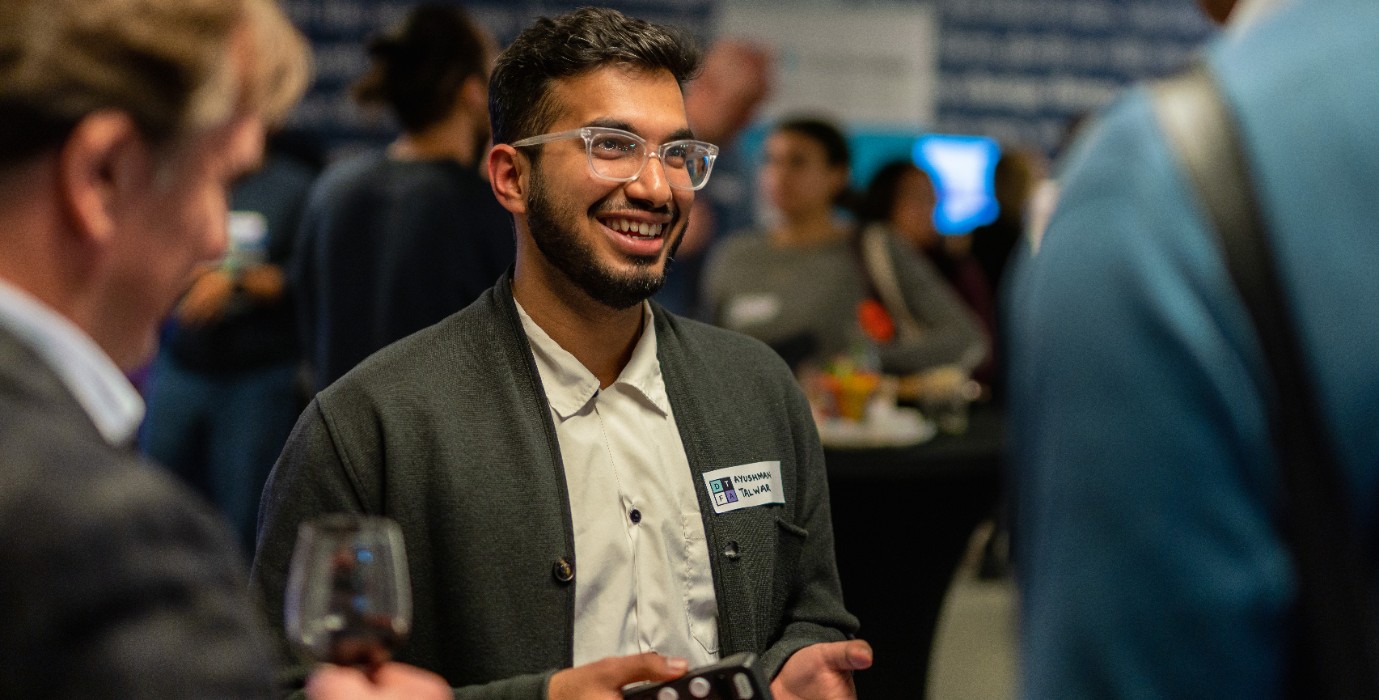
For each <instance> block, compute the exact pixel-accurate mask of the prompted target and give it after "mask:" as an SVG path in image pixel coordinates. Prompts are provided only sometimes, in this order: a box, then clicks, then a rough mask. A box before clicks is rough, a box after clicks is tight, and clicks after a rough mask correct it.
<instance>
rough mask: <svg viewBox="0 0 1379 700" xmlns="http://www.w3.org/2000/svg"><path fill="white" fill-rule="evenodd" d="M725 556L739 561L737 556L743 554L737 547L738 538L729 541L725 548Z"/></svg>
mask: <svg viewBox="0 0 1379 700" xmlns="http://www.w3.org/2000/svg"><path fill="white" fill-rule="evenodd" d="M723 556H725V557H727V558H728V559H729V560H731V561H737V558H738V557H740V556H742V554H741V553H740V552H738V549H737V540H731V541H729V542H728V545H727V546H726V547H724V548H723Z"/></svg>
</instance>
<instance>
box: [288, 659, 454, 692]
mask: <svg viewBox="0 0 1379 700" xmlns="http://www.w3.org/2000/svg"><path fill="white" fill-rule="evenodd" d="M306 696H307V697H308V698H310V699H311V700H451V699H452V698H453V697H454V696H455V694H454V691H452V690H451V689H450V685H449V684H447V683H446V682H445V679H444V678H441V677H440V676H438V675H436V674H434V673H431V672H430V671H424V670H422V669H419V668H417V667H416V666H408V665H407V664H400V663H386V664H383V665H382V666H379V667H378V669H377V670H376V671H374V673H373V677H372V678H370V677H369V676H366V675H364V673H363V672H362V671H360V670H359V669H356V668H350V667H347V666H331V665H329V664H326V665H322V666H320V667H319V668H317V669H316V671H315V672H313V673H312V674H311V678H309V679H307V682H306Z"/></svg>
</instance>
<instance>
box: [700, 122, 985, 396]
mask: <svg viewBox="0 0 1379 700" xmlns="http://www.w3.org/2000/svg"><path fill="white" fill-rule="evenodd" d="M850 159H851V155H850V151H849V149H848V144H847V139H846V137H845V136H844V135H843V134H842V132H841V131H840V130H839V129H838V128H837V127H835V126H834V125H832V124H830V123H828V122H826V121H822V120H817V119H790V120H786V121H783V122H781V123H780V124H778V125H777V126H776V127H775V128H774V129H773V130H772V132H771V134H770V135H769V136H768V137H767V140H766V144H765V158H764V162H763V164H762V167H761V171H760V181H759V187H760V190H761V192H762V195H763V196H764V197H765V198H766V200H767V201H768V202H769V203H770V204H771V206H772V209H773V210H774V211H775V212H776V214H777V217H776V219H775V221H774V222H773V223H772V224H771V225H770V226H769V227H768V228H767V230H765V231H764V232H760V233H754V234H750V235H739V236H733V237H731V238H729V239H727V240H726V241H724V242H723V244H722V245H720V246H719V247H718V248H717V250H716V251H715V253H714V255H713V257H712V258H711V259H710V260H709V265H708V267H707V268H706V270H705V277H704V280H703V288H704V301H705V308H704V313H705V315H706V316H707V318H708V320H710V321H711V322H713V323H715V324H717V325H720V326H723V327H726V328H730V329H732V330H736V331H739V332H742V333H746V334H747V335H750V336H753V337H756V338H758V339H760V340H762V341H764V342H766V343H767V344H769V345H771V346H773V347H775V348H776V349H777V350H778V351H779V352H781V354H782V355H783V356H785V357H786V359H787V360H788V361H790V362H791V363H792V364H798V363H799V362H801V361H816V362H826V361H828V360H830V359H832V358H834V357H835V356H837V355H840V354H845V353H854V354H855V353H857V352H858V351H862V352H866V353H867V354H872V353H873V352H874V358H875V360H877V361H878V362H879V365H880V366H879V367H878V368H877V369H880V370H881V371H883V372H885V373H887V374H896V375H905V374H914V373H919V372H924V371H926V370H929V369H933V368H935V367H939V366H944V365H958V366H960V367H961V368H963V369H967V370H970V369H971V368H972V367H975V366H976V365H977V364H978V363H979V362H981V360H982V358H983V357H984V356H985V355H986V351H987V339H986V337H985V335H984V333H983V332H982V330H981V326H980V324H979V322H978V321H977V319H976V318H975V317H974V316H973V315H972V314H971V313H970V312H969V311H968V310H967V309H966V308H965V307H964V306H963V303H962V301H961V300H960V299H959V298H958V296H957V294H956V293H955V292H954V291H953V289H952V288H951V287H950V286H949V285H948V283H947V282H946V281H945V280H944V279H943V277H942V275H940V274H939V272H938V271H937V270H936V269H935V268H934V266H933V265H932V264H931V263H929V262H928V261H926V260H923V259H921V258H920V257H919V256H917V255H916V254H915V253H914V252H912V251H909V250H906V249H904V248H902V247H901V246H898V245H896V244H895V242H894V238H893V237H892V236H875V240H873V241H868V240H867V239H868V238H869V237H870V236H869V235H868V234H867V233H864V232H862V231H859V230H857V229H856V227H854V226H852V225H851V224H849V223H846V222H844V221H840V220H839V218H838V217H837V216H836V208H837V206H838V205H839V204H840V203H841V202H842V200H844V199H845V198H847V196H848V175H849V163H850ZM868 249H870V250H868ZM864 250H866V251H868V252H866V253H864ZM864 257H868V262H864V261H863V259H864ZM868 300H872V301H871V302H870V303H865V304H864V302H867V301H868ZM878 302H880V303H878ZM864 309H865V310H864ZM878 309H884V310H885V313H884V314H883V315H884V316H885V321H889V322H890V324H891V332H890V333H889V334H887V333H885V332H884V331H885V330H886V329H885V328H884V326H885V322H884V321H883V322H882V324H881V326H882V327H881V328H878V326H877V323H876V319H875V312H876V311H877V310H878ZM859 312H860V313H859ZM859 315H860V316H861V318H860V319H859Z"/></svg>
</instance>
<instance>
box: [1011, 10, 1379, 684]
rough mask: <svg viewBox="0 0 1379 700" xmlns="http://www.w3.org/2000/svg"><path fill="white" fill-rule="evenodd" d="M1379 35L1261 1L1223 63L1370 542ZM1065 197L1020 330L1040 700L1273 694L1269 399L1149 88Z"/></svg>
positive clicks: (1088, 144)
mask: <svg viewBox="0 0 1379 700" xmlns="http://www.w3.org/2000/svg"><path fill="white" fill-rule="evenodd" d="M1213 4H1217V3H1213ZM1218 9H1223V8H1218ZM1242 22H1244V24H1242ZM1377 35H1379V6H1376V5H1375V4H1374V3H1370V2H1359V1H1356V0H1312V1H1310V2H1295V3H1290V4H1282V5H1280V6H1277V7H1271V8H1265V7H1261V6H1260V5H1258V4H1257V3H1249V2H1242V3H1240V4H1239V5H1238V6H1237V7H1235V9H1234V11H1233V14H1232V17H1231V26H1228V28H1227V30H1226V31H1225V32H1223V34H1222V35H1221V36H1220V37H1219V38H1218V39H1217V40H1216V41H1215V42H1214V43H1213V44H1212V45H1211V46H1210V47H1209V49H1208V51H1207V52H1206V55H1205V59H1206V61H1207V64H1208V66H1209V68H1210V70H1211V73H1212V74H1213V75H1214V76H1215V78H1216V80H1217V82H1218V83H1219V84H1220V86H1221V90H1222V93H1223V95H1224V97H1225V100H1226V102H1227V104H1229V105H1230V106H1231V108H1232V111H1233V112H1234V113H1235V115H1236V118H1237V120H1238V123H1239V125H1240V128H1241V133H1242V138H1243V142H1244V149H1245V151H1246V160H1247V161H1248V164H1249V167H1250V168H1251V170H1252V175H1253V178H1254V181H1255V187H1256V191H1257V192H1258V198H1259V201H1260V206H1261V209H1262V211H1261V212H1260V213H1261V215H1262V217H1263V219H1264V221H1265V222H1266V225H1267V228H1268V230H1269V232H1270V234H1271V235H1272V238H1273V247H1274V249H1275V256H1276V257H1277V261H1278V267H1279V269H1280V276H1281V282H1282V286H1283V288H1284V291H1285V294H1286V295H1287V297H1288V300H1289V302H1290V304H1291V306H1292V309H1293V314H1292V321H1293V324H1294V326H1295V328H1296V332H1297V335H1298V336H1299V339H1300V342H1301V345H1302V347H1303V352H1304V358H1303V359H1304V362H1305V364H1306V366H1307V367H1308V368H1309V369H1310V371H1311V374H1312V378H1313V380H1314V383H1315V385H1316V387H1317V390H1318V393H1319V398H1320V404H1321V406H1322V410H1323V413H1324V415H1323V416H1322V421H1323V423H1324V425H1325V426H1326V428H1327V431H1328V434H1329V437H1330V438H1331V440H1332V445H1333V447H1334V449H1335V451H1336V453H1337V454H1338V457H1339V462H1340V466H1341V470H1342V472H1343V475H1344V477H1345V478H1346V480H1347V485H1348V487H1349V494H1350V496H1351V500H1352V503H1351V505H1352V506H1353V514H1354V515H1355V516H1357V517H1358V519H1359V522H1361V523H1363V524H1364V526H1365V528H1366V531H1365V533H1364V537H1363V538H1362V539H1366V540H1369V541H1373V535H1374V534H1375V532H1374V530H1375V528H1374V518H1375V515H1376V511H1375V504H1376V503H1379V499H1376V495H1379V492H1377V487H1379V431H1376V430H1375V417H1376V416H1379V357H1376V354H1375V352H1374V348H1376V347H1379V323H1375V321H1374V319H1375V314H1376V311H1379V310H1377V309H1376V305H1377V304H1379V274H1376V273H1375V270H1376V269H1377V268H1379V236H1376V235H1375V227H1376V222H1379V198H1376V197H1375V196H1374V192H1375V189H1376V187H1379V127H1376V126H1375V122H1374V118H1373V115H1374V114H1375V112H1376V110H1379V82H1376V81H1375V79H1374V70H1373V67H1374V66H1376V65H1379V42H1376V41H1375V40H1374V37H1375V36H1377ZM1062 182H1063V194H1062V198H1061V201H1060V203H1059V205H1058V208H1057V210H1056V212H1055V213H1054V216H1053V219H1052V221H1051V222H1050V226H1049V228H1048V231H1047V233H1046V234H1045V236H1044V237H1043V239H1042V242H1041V244H1040V247H1039V249H1038V251H1037V253H1035V254H1034V256H1033V258H1032V259H1030V260H1028V261H1027V263H1026V264H1025V265H1024V266H1023V268H1022V269H1021V270H1020V271H1019V272H1018V275H1019V279H1018V280H1017V284H1016V287H1015V288H1014V289H1013V290H1012V291H1013V295H1012V300H1011V309H1009V311H1010V314H1009V323H1010V328H1011V329H1012V336H1011V355H1012V367H1011V388H1012V395H1011V409H1012V412H1013V419H1012V424H1011V436H1010V437H1011V449H1012V456H1013V460H1014V464H1013V478H1014V480H1015V482H1016V492H1017V494H1018V515H1017V532H1016V554H1017V566H1018V576H1019V582H1020V584H1019V585H1020V597H1021V601H1022V604H1023V610H1022V614H1021V615H1022V618H1021V622H1020V628H1021V648H1022V652H1023V660H1022V668H1023V682H1022V683H1021V687H1022V692H1023V694H1024V695H1025V696H1026V697H1030V698H1093V697H1095V698H1113V697H1164V698H1168V697H1171V698H1191V697H1201V698H1222V697H1239V698H1271V697H1279V696H1280V695H1281V694H1282V693H1283V692H1284V690H1285V688H1286V687H1287V684H1288V682H1289V681H1290V677H1291V669H1292V668H1293V666H1292V659H1291V656H1290V655H1289V648H1290V644H1291V641H1292V639H1291V635H1292V631H1291V628H1290V621H1291V614H1292V611H1293V609H1294V605H1295V594H1296V587H1297V577H1296V574H1295V571H1294V569H1293V568H1292V565H1291V563H1290V562H1291V560H1290V555H1289V550H1288V549H1287V547H1286V545H1285V543H1284V541H1283V540H1282V539H1281V538H1280V535H1279V530H1278V522H1277V519H1278V512H1277V509H1276V495H1277V493H1278V489H1279V488H1280V483H1279V481H1280V475H1279V464H1278V460H1277V458H1276V456H1275V453H1274V450H1273V447H1272V442H1271V437H1272V436H1271V434H1270V430H1269V426H1268V422H1267V420H1268V419H1267V410H1268V402H1269V400H1270V396H1271V393H1272V391H1273V390H1272V388H1271V386H1272V384H1271V379H1270V376H1269V373H1268V371H1267V368H1266V364H1265V360H1264V356H1263V354H1262V349H1261V347H1260V345H1259V343H1258V341H1257V340H1256V339H1255V334H1254V330H1253V327H1252V325H1251V323H1250V321H1249V317H1248V315H1247V313H1246V311H1245V307H1244V306H1243V302H1242V301H1241V299H1240V297H1239V296H1238V294H1237V293H1236V291H1235V290H1234V287H1233V284H1232V282H1231V280H1230V278H1229V276H1228V274H1227V272H1226V268H1225V267H1224V261H1223V259H1222V256H1221V254H1220V252H1219V250H1218V247H1217V244H1216V243H1215V241H1214V233H1213V232H1212V231H1211V230H1209V228H1208V225H1207V220H1206V218H1205V215H1204V213H1203V209H1202V207H1201V206H1200V205H1199V204H1198V202H1197V200H1196V195H1195V194H1194V192H1193V188H1192V186H1191V184H1190V182H1189V181H1188V179H1187V178H1186V176H1185V175H1184V174H1183V173H1182V171H1181V170H1180V169H1179V167H1178V165H1177V162H1176V161H1175V158H1174V156H1173V154H1172V153H1171V152H1170V150H1169V148H1168V146H1167V145H1166V143H1165V139H1164V136H1163V133H1162V131H1161V129H1160V128H1159V126H1158V124H1157V123H1156V122H1155V119H1154V117H1153V115H1152V112H1151V106H1150V103H1149V99H1148V93H1147V92H1146V91H1145V90H1144V89H1135V90H1132V91H1131V92H1130V93H1128V94H1127V95H1126V96H1125V97H1124V98H1123V99H1121V100H1120V101H1119V102H1118V103H1117V104H1115V105H1114V106H1112V107H1111V108H1110V109H1109V111H1107V112H1106V113H1105V114H1104V115H1102V117H1101V118H1100V120H1099V124H1097V125H1096V126H1095V127H1094V128H1093V129H1091V131H1090V132H1089V133H1086V134H1084V136H1083V138H1082V139H1081V140H1080V143H1079V144H1078V145H1077V146H1076V147H1075V149H1074V151H1073V152H1072V154H1071V156H1070V161H1069V162H1068V164H1067V168H1066V170H1065V171H1064V173H1063V177H1062Z"/></svg>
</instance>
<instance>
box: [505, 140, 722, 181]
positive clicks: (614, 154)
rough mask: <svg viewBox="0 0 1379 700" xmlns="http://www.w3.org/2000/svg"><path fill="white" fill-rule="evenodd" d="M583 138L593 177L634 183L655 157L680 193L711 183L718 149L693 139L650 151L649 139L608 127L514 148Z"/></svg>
mask: <svg viewBox="0 0 1379 700" xmlns="http://www.w3.org/2000/svg"><path fill="white" fill-rule="evenodd" d="M573 138H581V139H584V150H585V152H586V153H587V154H588V155H589V170H590V171H592V172H593V173H594V175H596V176H598V177H601V178H603V179H605V180H612V181H613V182H632V181H633V180H636V179H637V178H638V177H640V176H641V174H642V170H643V169H644V168H646V161H647V159H648V158H650V157H651V156H652V155H655V156H656V157H657V158H659V159H661V167H662V168H663V169H664V170H665V172H666V182H667V183H668V184H669V185H670V186H671V187H674V188H675V189H678V190H697V189H699V188H701V187H703V186H704V184H705V183H707V182H708V181H709V172H710V171H712V170H713V161H714V159H715V158H717V157H718V146H715V145H713V144H711V143H705V142H703V141H695V140H693V139H683V140H680V141H671V142H669V143H663V144H661V145H660V146H659V147H657V148H656V150H654V151H653V150H651V149H650V148H649V147H648V146H647V143H646V139H644V138H642V137H640V136H638V135H636V134H634V133H632V132H630V131H623V130H622V129H614V128H612V127H607V126H584V127H580V128H578V129H570V130H569V131H559V132H556V133H554V134H542V135H540V136H531V137H528V138H525V139H522V140H520V141H514V142H513V144H512V145H513V147H514V148H522V147H525V146H537V145H540V144H543V143H550V142H552V141H561V140H564V139H573Z"/></svg>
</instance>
